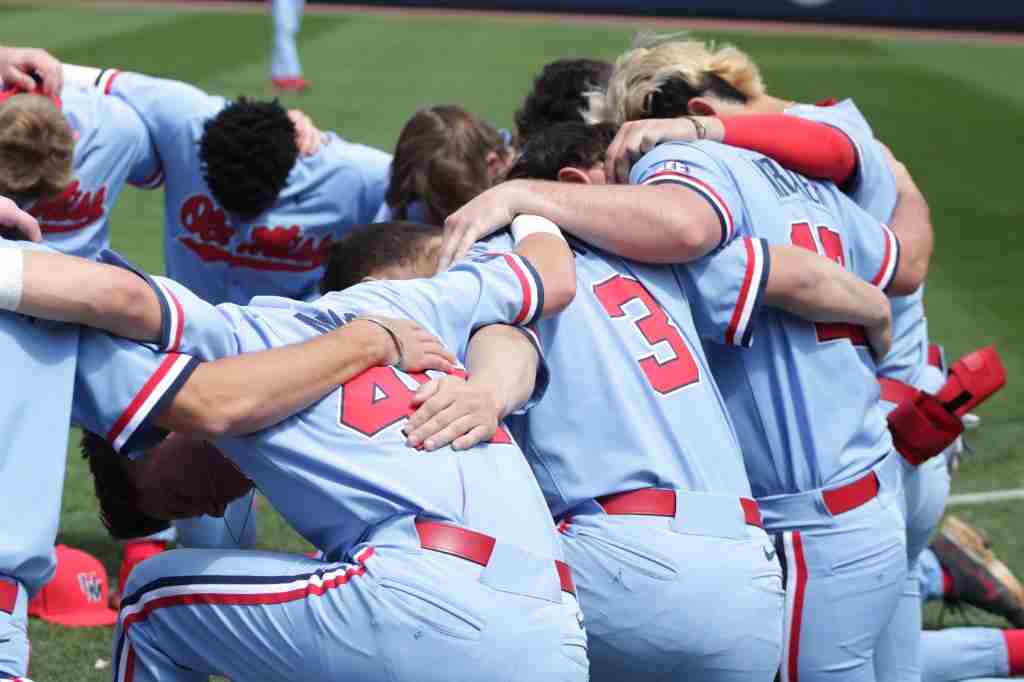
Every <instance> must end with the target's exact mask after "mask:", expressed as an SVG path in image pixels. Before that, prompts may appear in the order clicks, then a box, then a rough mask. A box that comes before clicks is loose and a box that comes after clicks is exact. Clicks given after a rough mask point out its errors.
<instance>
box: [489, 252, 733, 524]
mask: <svg viewBox="0 0 1024 682" xmlns="http://www.w3.org/2000/svg"><path fill="white" fill-rule="evenodd" d="M485 244H486V246H487V248H488V249H491V250H496V251H505V250H508V249H510V248H511V247H512V242H511V238H510V236H509V235H508V233H507V232H506V233H500V234H498V235H496V236H495V237H492V238H491V239H489V240H487V242H485ZM571 244H572V246H573V250H574V252H575V254H576V275H577V289H576V291H577V293H576V298H575V299H574V300H573V302H572V303H571V304H570V305H569V306H568V307H567V308H566V309H565V310H564V311H562V313H560V314H559V315H558V316H557V317H554V318H549V319H545V320H541V321H540V322H539V323H538V324H537V326H536V331H537V334H538V336H539V337H540V340H541V347H542V348H543V349H544V356H545V359H546V362H547V364H548V366H549V367H550V370H551V374H552V377H553V381H552V382H551V385H550V386H549V387H548V388H547V391H546V392H545V394H544V397H543V398H542V399H541V400H540V401H539V402H538V403H536V404H535V405H533V406H532V407H531V408H530V409H529V411H528V412H527V413H526V414H525V415H522V416H516V417H512V418H510V420H509V423H510V425H511V427H512V431H513V435H515V436H516V438H517V440H518V441H519V442H520V444H521V445H522V447H523V450H524V452H526V454H527V457H528V458H529V460H530V464H531V466H532V467H533V470H534V473H535V474H536V476H537V479H538V480H539V481H540V484H541V489H542V490H543V491H544V495H545V498H546V499H547V502H548V505H549V506H550V507H551V511H552V513H553V514H554V516H555V517H559V516H563V515H565V514H566V513H567V512H569V511H570V510H571V509H572V508H573V507H575V506H576V505H579V504H581V503H584V502H587V501H589V500H592V499H594V498H597V497H601V496H603V495H608V494H611V493H617V492H623V491H628V490H636V489H640V488H649V487H657V488H674V489H677V490H692V491H698V492H711V493H717V494H722V495H729V496H734V497H749V496H750V486H749V483H748V481H747V476H746V472H745V471H744V468H743V459H742V455H741V453H740V451H739V444H738V442H737V440H736V436H735V433H734V432H733V429H732V426H731V424H730V422H729V419H728V416H727V415H726V413H725V405H724V403H723V401H722V397H721V395H720V394H719V392H718V389H717V388H716V386H715V382H714V380H713V378H712V376H711V372H710V369H709V367H708V365H707V361H706V359H705V356H704V352H703V349H702V348H701V345H700V340H699V337H698V335H697V330H696V328H695V326H694V322H693V318H692V315H691V313H690V311H689V309H688V307H687V306H688V304H687V302H686V301H685V300H684V301H681V302H679V303H677V304H676V305H674V306H673V307H672V308H671V310H673V314H672V316H671V317H668V316H666V314H665V309H669V307H668V306H665V305H663V303H664V301H665V299H666V298H668V297H674V298H678V297H679V286H678V283H677V281H676V279H675V274H674V272H673V270H672V269H671V268H669V267H658V266H645V265H642V264H639V263H633V262H630V261H627V260H624V259H621V258H618V257H616V256H612V255H610V254H607V253H604V252H602V251H600V250H599V249H596V248H594V247H591V246H590V245H588V244H584V243H582V242H579V241H578V240H575V239H573V240H571ZM737 289H738V286H737Z"/></svg>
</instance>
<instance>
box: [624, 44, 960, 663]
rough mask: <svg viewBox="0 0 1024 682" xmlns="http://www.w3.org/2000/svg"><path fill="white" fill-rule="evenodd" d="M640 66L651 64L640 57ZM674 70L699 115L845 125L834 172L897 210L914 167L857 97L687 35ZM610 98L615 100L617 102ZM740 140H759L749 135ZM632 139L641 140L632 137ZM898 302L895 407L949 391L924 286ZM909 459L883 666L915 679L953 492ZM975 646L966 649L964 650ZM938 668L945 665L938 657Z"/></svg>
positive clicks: (873, 208)
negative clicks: (928, 568) (839, 96)
mask: <svg viewBox="0 0 1024 682" xmlns="http://www.w3.org/2000/svg"><path fill="white" fill-rule="evenodd" d="M665 51H666V48H659V47H655V48H654V50H653V51H652V53H651V55H652V57H653V58H655V59H660V58H661V57H662V56H663V54H662V53H664V52H665ZM638 61H639V60H638ZM633 68H643V67H642V66H637V65H634V67H633ZM670 71H671V74H669V73H667V72H666V73H663V74H660V78H662V79H668V78H670V77H672V76H675V77H677V78H678V79H679V80H681V81H682V82H683V83H685V84H686V85H685V86H684V87H682V88H681V89H682V90H684V91H685V92H681V93H676V96H677V97H680V98H682V99H683V100H684V101H687V102H688V104H686V110H687V111H689V112H691V113H699V114H716V115H719V114H724V115H730V114H733V115H735V114H750V113H763V112H777V113H786V114H789V115H793V116H798V117H802V118H806V119H809V120H815V121H820V122H824V123H827V124H829V125H832V126H834V127H836V128H837V129H839V130H841V131H842V132H843V133H845V134H846V135H847V137H848V138H849V141H850V143H852V145H853V147H854V149H855V151H856V155H855V162H856V163H855V165H854V166H853V167H851V169H850V170H851V172H850V173H849V174H848V177H842V176H840V177H838V178H833V179H834V180H836V182H837V184H840V185H841V186H843V187H844V190H845V191H847V192H848V193H849V195H850V196H851V198H853V200H854V201H856V202H857V203H858V205H860V206H861V207H862V208H864V209H865V210H866V211H867V212H868V213H870V214H871V215H872V216H873V217H875V218H876V219H878V220H880V221H883V222H884V221H888V220H889V219H890V218H891V216H892V212H893V210H894V208H895V205H896V200H897V194H896V182H895V180H894V177H893V170H891V168H892V169H895V171H896V172H898V173H901V174H904V175H905V174H906V168H905V167H903V166H902V164H899V163H897V162H895V161H894V160H893V159H892V158H891V155H890V154H889V153H888V150H887V149H886V148H884V146H883V145H881V144H880V143H879V142H878V141H877V140H876V139H875V137H874V135H873V133H872V130H871V127H870V125H869V124H868V122H867V121H866V120H865V119H864V117H863V116H862V114H861V113H860V112H859V111H858V110H857V107H856V105H855V104H854V103H853V102H852V101H850V100H847V101H844V102H841V103H840V102H835V101H834V100H830V101H827V102H825V103H823V104H824V106H813V105H806V104H796V103H794V102H790V101H786V100H783V99H779V98H776V97H773V96H771V95H769V94H768V93H766V92H765V91H764V86H763V84H762V82H761V78H760V74H759V73H758V70H757V67H756V65H755V64H754V63H753V61H752V60H750V58H749V57H748V56H747V55H745V54H744V53H742V52H740V51H739V50H736V49H735V48H732V47H728V46H726V47H723V48H718V49H714V48H712V47H710V46H708V45H705V44H703V43H700V42H698V41H686V42H683V43H679V44H677V45H675V47H674V49H673V61H672V67H671V69H670ZM645 87H650V86H645ZM641 89H643V88H641ZM610 94H611V93H610ZM613 96H614V97H618V98H622V97H623V96H628V97H632V98H637V97H640V96H642V93H640V92H637V91H634V92H630V93H628V94H627V95H624V93H623V92H621V91H619V92H615V93H614V95H613ZM609 99H612V97H609ZM605 104H606V106H610V107H612V108H614V107H615V103H614V102H606V103H605ZM627 125H632V126H634V129H633V130H632V131H630V132H628V133H627V132H626V131H623V133H624V134H623V135H622V136H621V137H622V138H625V137H627V136H628V135H632V136H634V137H636V136H642V135H644V134H645V135H646V137H647V139H648V142H650V140H651V138H654V139H655V140H657V139H671V138H672V137H673V135H674V133H673V132H672V131H671V127H672V125H673V122H672V121H661V122H658V121H649V122H647V121H639V122H636V123H633V124H627ZM666 125H667V126H668V127H667V128H666V127H665V126H666ZM688 126H689V124H688V123H684V124H683V128H687V127H688ZM620 141H621V140H620ZM778 143H779V144H780V145H783V146H784V145H787V144H788V145H799V144H800V141H799V140H795V139H793V138H790V139H788V140H787V139H784V138H780V139H779V140H778ZM740 145H741V146H749V145H746V144H745V143H744V142H743V141H741V142H740ZM625 146H627V147H629V146H634V147H635V145H629V144H626V145H625ZM622 151H623V152H624V150H622ZM760 151H764V150H763V149H762V150H760ZM768 153H769V154H770V155H771V153H770V152H768ZM610 156H613V157H616V158H617V160H619V161H620V162H625V161H627V159H628V157H629V154H628V153H615V152H612V153H610ZM887 157H888V158H887ZM907 177H909V176H907ZM892 303H893V322H894V344H893V349H892V351H891V352H890V353H889V355H887V356H886V358H884V360H883V361H882V362H881V363H880V364H879V367H878V375H879V377H881V378H882V379H883V382H882V385H883V394H882V395H883V398H887V397H888V398H890V400H884V401H883V406H884V407H885V409H886V410H891V409H893V407H895V403H894V402H892V401H891V400H892V396H891V395H889V393H891V391H890V392H888V393H887V391H886V390H885V389H886V388H887V387H888V386H889V385H891V384H893V383H897V382H898V383H899V384H905V385H909V386H912V387H915V388H918V389H921V390H924V391H926V392H929V393H939V392H940V389H942V387H943V384H945V382H946V378H945V376H944V375H943V373H942V372H941V371H940V370H939V369H938V368H937V367H936V366H935V364H936V363H933V362H929V358H930V356H931V355H932V354H930V353H929V345H928V335H927V325H926V321H925V316H924V306H923V287H922V288H920V289H918V290H917V291H914V292H912V293H911V294H909V295H907V296H900V297H895V298H894V299H893V302H892ZM903 467H904V472H903V473H904V487H905V491H906V495H907V523H908V525H907V533H908V557H909V560H910V571H909V573H908V579H907V583H906V586H905V589H904V592H903V595H902V598H901V602H900V607H899V610H898V611H897V615H896V616H895V618H894V620H893V622H892V624H891V625H890V628H889V631H888V634H887V635H886V636H884V637H883V638H882V640H881V646H880V648H879V651H878V656H879V657H880V658H882V659H883V662H882V663H880V668H883V669H889V670H893V669H899V670H900V679H909V680H914V679H917V678H918V677H919V676H920V664H919V661H920V658H921V657H920V656H919V655H918V654H917V653H916V652H917V651H918V649H919V643H920V641H921V636H920V635H919V634H918V633H919V632H920V631H921V615H920V608H919V601H920V598H921V594H920V589H919V585H920V580H919V575H918V570H917V559H918V556H919V555H920V554H921V552H922V550H924V548H925V546H926V545H927V543H928V539H929V538H930V537H931V535H932V533H933V532H934V530H935V528H936V526H937V525H938V522H939V520H940V519H941V517H942V512H943V509H944V507H945V500H946V497H947V496H948V493H949V473H948V467H947V466H946V461H945V457H936V458H933V459H931V460H928V461H926V462H924V463H918V462H911V461H910V460H906V459H905V460H904V462H903ZM923 637H924V642H925V646H926V648H927V649H929V650H930V651H931V652H932V653H928V654H926V657H927V658H929V659H934V658H935V657H937V656H942V655H943V653H944V652H948V651H950V647H949V646H948V643H947V642H943V641H940V640H942V639H943V638H941V637H936V635H934V634H933V633H924V635H923ZM970 648H971V647H966V648H965V649H964V650H968V649H970ZM955 650H956V649H954V651H955ZM885 661H888V662H885ZM930 668H931V669H932V670H935V665H934V663H933V664H932V665H931V666H930Z"/></svg>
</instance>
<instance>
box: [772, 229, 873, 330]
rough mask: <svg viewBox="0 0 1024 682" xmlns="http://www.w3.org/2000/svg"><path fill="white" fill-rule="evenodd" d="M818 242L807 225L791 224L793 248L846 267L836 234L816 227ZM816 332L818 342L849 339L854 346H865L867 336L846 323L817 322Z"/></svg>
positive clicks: (856, 326)
mask: <svg viewBox="0 0 1024 682" xmlns="http://www.w3.org/2000/svg"><path fill="white" fill-rule="evenodd" d="M817 232H818V241H815V239H814V233H813V232H812V231H811V226H810V224H808V223H793V226H792V231H791V234H790V236H791V238H792V241H793V245H794V246H799V247H800V248H802V249H807V250H808V251H814V252H815V253H817V254H819V255H821V256H824V257H825V258H828V259H829V260H832V261H834V262H836V263H838V264H839V265H841V266H843V267H844V268H845V267H846V259H845V258H844V257H843V241H842V239H841V238H840V236H839V233H838V232H834V231H832V230H830V229H829V228H828V227H826V226H825V225H818V230H817ZM814 328H815V329H816V330H817V332H818V341H819V342H820V343H824V342H825V341H835V340H837V339H849V340H850V343H852V344H853V345H855V346H865V347H866V346H867V345H868V336H867V332H865V331H864V327H861V326H858V325H855V324H848V323H846V322H831V323H823V322H819V323H817V324H815V325H814Z"/></svg>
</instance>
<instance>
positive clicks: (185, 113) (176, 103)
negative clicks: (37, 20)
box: [64, 64, 224, 140]
mask: <svg viewBox="0 0 1024 682" xmlns="http://www.w3.org/2000/svg"><path fill="white" fill-rule="evenodd" d="M64 72H65V80H66V82H68V83H69V84H72V85H76V86H79V87H94V88H97V89H98V90H100V91H101V92H102V93H104V94H106V95H112V96H114V97H116V98H118V99H120V100H122V101H123V102H125V103H126V104H128V105H129V106H130V107H131V108H132V109H134V110H135V111H136V113H137V114H138V115H139V117H140V118H141V119H142V121H143V122H144V123H145V124H146V127H147V128H149V131H150V133H151V134H152V135H153V136H154V138H156V139H157V140H160V139H161V138H162V137H163V136H168V135H171V134H173V132H175V131H177V130H180V129H181V128H182V127H183V126H185V125H187V123H188V122H189V121H190V120H191V119H193V118H197V117H198V118H206V117H209V116H213V115H215V114H216V113H217V112H218V111H220V110H221V109H222V108H223V107H224V99H223V98H221V97H216V96H213V95H209V94H207V93H205V92H203V91H202V90H200V89H199V88H197V87H195V86H193V85H189V84H188V83H184V82H182V81H176V80H170V79H165V78H156V77H153V76H146V75H144V74H140V73H132V72H128V71H121V70H119V69H98V68H95V67H83V66H77V65H73V64H65V65H64Z"/></svg>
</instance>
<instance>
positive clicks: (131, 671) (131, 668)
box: [124, 644, 135, 682]
mask: <svg viewBox="0 0 1024 682" xmlns="http://www.w3.org/2000/svg"><path fill="white" fill-rule="evenodd" d="M134 679H135V647H133V646H132V645H131V644H129V645H128V660H126V661H125V663H124V682H132V680H134Z"/></svg>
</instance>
